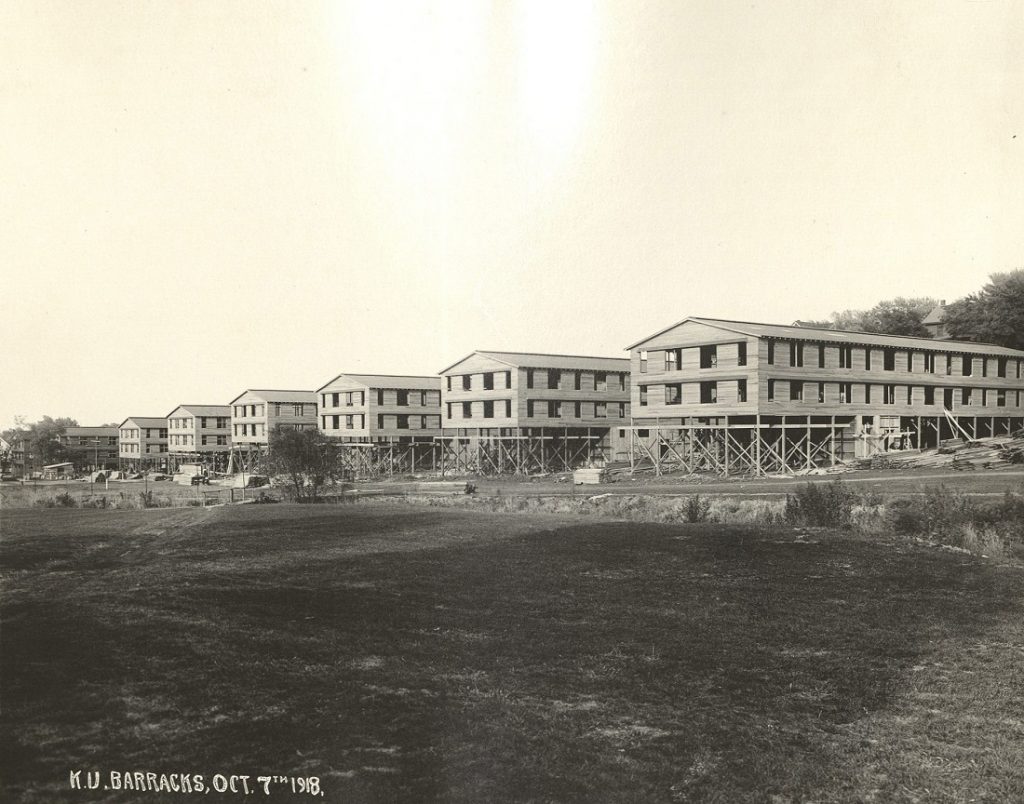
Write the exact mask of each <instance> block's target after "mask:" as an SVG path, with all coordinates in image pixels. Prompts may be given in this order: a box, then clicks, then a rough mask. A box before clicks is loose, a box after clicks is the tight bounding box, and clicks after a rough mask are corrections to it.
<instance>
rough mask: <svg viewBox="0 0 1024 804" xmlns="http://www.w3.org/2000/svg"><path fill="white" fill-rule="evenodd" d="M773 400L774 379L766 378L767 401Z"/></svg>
mask: <svg viewBox="0 0 1024 804" xmlns="http://www.w3.org/2000/svg"><path fill="white" fill-rule="evenodd" d="M774 400H775V380H768V401H769V402H772V401H774Z"/></svg>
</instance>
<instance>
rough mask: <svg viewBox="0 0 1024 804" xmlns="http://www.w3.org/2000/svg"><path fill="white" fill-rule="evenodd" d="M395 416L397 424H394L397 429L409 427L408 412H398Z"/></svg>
mask: <svg viewBox="0 0 1024 804" xmlns="http://www.w3.org/2000/svg"><path fill="white" fill-rule="evenodd" d="M396 418H397V419H398V424H397V425H396V426H397V427H398V429H399V430H408V429H409V414H408V413H399V414H398V416H396Z"/></svg>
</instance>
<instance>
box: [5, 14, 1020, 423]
mask: <svg viewBox="0 0 1024 804" xmlns="http://www.w3.org/2000/svg"><path fill="white" fill-rule="evenodd" d="M0 121H2V125H0V182H2V184H0V187H2V192H0V268H2V278H3V283H2V289H3V290H2V300H3V307H2V312H0V336H2V340H0V350H2V356H3V365H2V369H3V370H2V373H0V426H6V425H8V424H10V422H11V421H12V419H13V417H14V415H15V414H24V415H26V416H28V417H29V418H30V419H35V418H38V417H39V416H41V415H42V414H44V413H46V414H50V415H53V416H58V415H67V416H74V417H76V418H78V419H79V421H80V422H82V423H83V424H93V423H100V422H102V421H120V420H122V419H124V418H125V417H127V416H129V415H164V414H166V413H167V412H169V411H170V410H172V409H173V408H174V407H175V406H177V405H178V404H179V403H184V402H191V403H227V402H228V401H229V400H231V399H232V398H233V397H234V396H236V395H238V394H239V393H241V392H242V391H243V390H245V389H246V388H250V387H256V388H260V387H272V388H310V389H312V388H316V387H318V386H320V385H322V384H324V383H325V382H327V381H328V380H329V379H331V378H332V377H333V376H334V375H336V374H338V373H339V372H342V371H363V372H378V373H396V374H400V373H419V374H432V373H436V372H437V371H438V370H440V369H441V368H443V367H444V366H446V365H448V364H449V363H452V362H454V361H455V360H457V359H458V358H460V357H462V356H463V355H464V354H465V353H467V352H469V351H471V350H472V349H475V348H482V349H514V350H524V351H544V352H570V353H582V354H607V355H621V354H622V352H621V350H622V348H623V347H624V346H626V345H627V344H629V343H631V342H633V341H635V340H638V339H639V338H641V337H642V336H644V335H646V334H649V333H650V332H652V331H655V330H657V329H660V328H661V327H663V326H666V325H668V324H670V323H672V322H674V321H677V320H679V319H681V318H684V317H685V316H687V315H691V314H692V315H706V316H720V317H726V318H738V319H746V320H757V321H769V322H778V323H789V322H791V321H792V320H793V319H795V318H811V317H825V316H827V315H828V314H829V313H830V312H832V311H833V310H837V309H845V308H850V307H853V308H856V307H867V306H870V305H872V304H874V303H875V302H877V301H878V300H879V299H882V298H891V297H893V296H896V295H933V296H936V297H939V298H946V299H950V300H952V299H954V298H956V297H958V296H962V295H964V294H965V293H968V292H970V291H972V290H975V289H977V288H978V287H980V286H981V285H982V284H983V283H984V281H985V279H986V277H987V275H988V274H989V273H991V272H992V271H1000V270H1009V269H1012V268H1016V267H1021V266H1024V3H1021V2H1017V1H1016V0H1008V1H1007V2H1002V1H1000V0H992V1H991V2H945V3H942V2H912V1H911V0H900V1H899V2H885V3H882V2H846V3H832V2H808V3H803V2H773V3H752V2H744V3H735V2H724V1H723V0H710V1H709V2H681V1H678V0H675V1H666V2H648V3H639V2H634V0H617V2H593V3H587V2H565V1H564V0H562V1H560V2H556V1H555V0H539V1H538V2H520V1H518V0H509V2H494V3H489V2H485V0H475V1H474V2H465V3H462V2H453V0H437V2H431V3H425V2H412V1H411V0H410V1H409V2H397V3H384V2H379V0H367V2H365V3H362V2H361V3H347V4H338V3H327V2H324V3H317V2H296V0H288V1H287V2H280V3H266V2H263V3H260V2H251V0H246V2H240V3H233V2H232V3H229V2H207V1H206V0H203V1H202V2H199V1H198V0H196V1H195V2H165V1H164V0H161V2H156V3H145V2H138V1H137V0H132V1H131V2H102V1H100V0H89V2H72V0H67V1H66V2H60V3H47V2H42V0H32V1H31V2H20V1H19V2H16V1H15V0H0Z"/></svg>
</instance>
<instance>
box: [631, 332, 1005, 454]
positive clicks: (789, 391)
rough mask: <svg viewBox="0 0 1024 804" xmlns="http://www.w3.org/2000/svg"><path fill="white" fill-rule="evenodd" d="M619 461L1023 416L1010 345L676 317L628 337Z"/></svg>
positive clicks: (891, 436) (938, 431)
mask: <svg viewBox="0 0 1024 804" xmlns="http://www.w3.org/2000/svg"><path fill="white" fill-rule="evenodd" d="M629 350H630V353H631V357H630V361H631V371H632V374H633V391H632V414H633V421H632V423H631V427H630V433H631V441H632V444H631V452H630V454H631V460H632V461H633V464H634V466H636V465H637V464H641V465H643V464H647V463H649V464H653V465H654V467H655V468H656V469H657V470H658V471H661V469H663V468H669V467H671V468H682V469H684V470H686V471H699V470H712V471H719V472H722V473H728V472H753V473H757V474H764V473H771V472H784V471H791V470H794V469H803V468H812V467H816V466H828V465H832V464H834V463H835V462H836V461H837V460H841V459H844V458H850V457H864V456H869V455H872V454H875V453H877V452H883V451H886V450H889V449H893V448H925V447H931V446H935V445H936V444H938V442H939V441H940V440H942V439H947V438H953V437H964V438H980V437H984V436H991V435H1001V434H1006V433H1009V432H1012V431H1014V430H1016V429H1018V428H1020V427H1021V426H1022V425H1024V352H1020V351H1015V350H1013V349H1007V348H1003V347H999V346H990V345H986V344H980V343H969V342H963V341H951V340H932V339H929V338H915V337H902V336H894V335H879V334H872V333H863V332H846V331H836V330H827V329H814V328H807V327H797V326H779V325H774V324H756V323H748V322H740V321H727V320H720V319H711V318H697V317H692V318H687V319H684V320H683V321H680V322H679V323H677V324H673V325H672V326H671V327H668V328H666V329H664V330H661V331H659V332H656V333H654V334H653V335H650V336H648V337H647V338H644V339H643V340H641V341H638V342H637V343H634V344H633V345H632V346H630V347H629Z"/></svg>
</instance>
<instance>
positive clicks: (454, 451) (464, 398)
mask: <svg viewBox="0 0 1024 804" xmlns="http://www.w3.org/2000/svg"><path fill="white" fill-rule="evenodd" d="M440 373H441V377H442V380H443V385H442V388H441V397H442V403H443V410H442V414H443V419H442V425H443V433H442V436H441V439H440V440H441V443H442V444H443V446H444V452H443V458H444V460H445V461H446V462H447V465H448V466H450V467H451V468H453V469H455V470H457V471H477V472H484V473H495V474H502V473H508V472H512V473H516V474H526V473H535V472H550V471H568V470H570V469H572V468H575V467H578V466H581V465H584V464H588V463H594V462H606V461H610V460H616V459H625V458H626V457H628V451H627V446H628V439H627V436H626V430H625V428H626V426H627V425H628V423H629V394H630V380H629V361H628V360H627V359H624V358H615V357H585V356H579V355H560V354H535V353H525V352H496V351H475V352H472V353H471V354H469V355H467V356H466V357H464V358H462V359H461V360H459V361H458V362H456V363H453V364H452V365H450V366H448V367H447V368H445V369H443V370H442V371H441V372H440ZM443 468H447V466H446V467H443Z"/></svg>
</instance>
